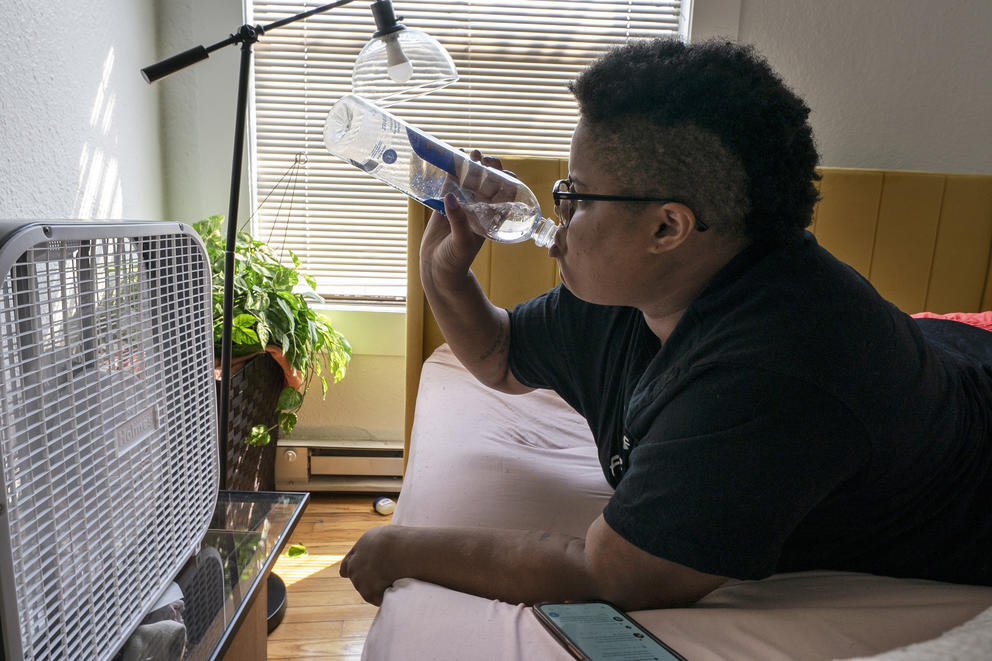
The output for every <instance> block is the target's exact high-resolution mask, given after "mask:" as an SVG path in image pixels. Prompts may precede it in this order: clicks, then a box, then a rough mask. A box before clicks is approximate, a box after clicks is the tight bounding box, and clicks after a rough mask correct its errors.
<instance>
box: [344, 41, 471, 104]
mask: <svg viewBox="0 0 992 661" xmlns="http://www.w3.org/2000/svg"><path fill="white" fill-rule="evenodd" d="M456 80H458V72H457V71H456V70H455V63H454V62H453V61H452V60H451V56H450V55H448V51H446V50H445V49H444V47H443V46H441V44H440V43H438V41H437V40H436V39H434V38H433V37H431V36H430V35H428V34H427V33H425V32H421V31H420V30H416V29H413V28H407V27H402V28H401V29H399V30H396V31H394V32H390V33H388V34H384V35H381V36H376V37H374V38H373V39H372V40H371V41H369V42H368V43H367V44H366V45H365V48H363V49H362V51H361V52H360V53H359V54H358V59H356V60H355V68H354V70H353V72H352V91H353V92H354V93H355V94H357V95H359V96H362V97H365V98H366V99H368V100H370V101H373V102H374V103H376V104H377V105H379V106H390V105H393V104H395V103H399V102H400V101H405V100H408V99H414V98H417V97H420V96H423V95H425V94H429V93H431V92H433V91H435V90H438V89H441V88H442V87H446V86H447V85H450V84H451V83H453V82H455V81H456Z"/></svg>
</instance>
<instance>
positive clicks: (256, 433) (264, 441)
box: [245, 425, 272, 446]
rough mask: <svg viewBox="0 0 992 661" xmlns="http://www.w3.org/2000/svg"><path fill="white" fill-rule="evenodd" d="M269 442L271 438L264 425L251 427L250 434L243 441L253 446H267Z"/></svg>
mask: <svg viewBox="0 0 992 661" xmlns="http://www.w3.org/2000/svg"><path fill="white" fill-rule="evenodd" d="M270 441H272V437H271V436H270V435H269V430H268V429H266V427H265V425H255V426H254V427H252V428H251V433H250V434H248V438H246V439H245V443H247V444H248V445H255V446H259V445H268V444H269V442H270Z"/></svg>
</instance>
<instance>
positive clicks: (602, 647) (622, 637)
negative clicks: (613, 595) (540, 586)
mask: <svg viewBox="0 0 992 661" xmlns="http://www.w3.org/2000/svg"><path fill="white" fill-rule="evenodd" d="M535 609H536V610H538V611H539V614H538V617H539V619H542V620H543V621H544V622H545V623H546V624H549V625H551V626H553V627H555V628H556V629H558V630H559V631H560V632H561V633H562V634H564V635H565V636H566V637H567V638H568V639H569V640H570V641H572V643H573V644H574V645H575V646H576V647H578V648H579V649H580V650H581V651H582V653H583V654H585V656H586V657H588V658H589V659H592V660H593V661H601V660H603V661H606V660H610V661H685V659H683V657H681V656H679V655H678V654H676V653H674V652H673V651H672V650H671V649H669V648H667V647H666V646H664V645H663V644H661V643H660V642H659V641H657V640H655V639H654V638H653V637H652V636H651V634H649V633H648V632H646V631H644V630H643V629H642V628H641V627H640V626H638V625H637V623H636V622H633V621H632V620H631V619H630V618H628V617H626V616H625V615H624V614H623V613H622V612H620V611H618V610H617V609H616V608H615V607H613V606H612V605H610V604H608V603H605V602H585V603H575V604H540V605H538V606H535ZM542 616H543V617H542Z"/></svg>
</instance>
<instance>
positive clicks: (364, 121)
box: [324, 94, 558, 246]
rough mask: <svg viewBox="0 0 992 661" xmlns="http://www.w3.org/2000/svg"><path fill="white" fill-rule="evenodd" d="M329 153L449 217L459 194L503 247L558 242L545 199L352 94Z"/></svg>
mask: <svg viewBox="0 0 992 661" xmlns="http://www.w3.org/2000/svg"><path fill="white" fill-rule="evenodd" d="M324 144H325V145H326V146H327V150H328V151H329V152H331V153H332V154H334V155H335V156H337V157H338V158H340V159H343V160H345V161H347V162H349V163H351V164H352V165H354V166H355V167H357V168H360V169H362V170H364V171H365V172H368V173H369V174H371V175H372V176H374V177H376V178H377V179H379V180H380V181H384V182H385V183H387V184H389V185H390V186H392V187H393V188H396V189H397V190H400V191H402V192H404V193H406V194H407V195H409V196H410V197H412V198H414V199H415V200H417V201H419V202H421V203H422V204H425V205H426V206H428V207H430V208H432V209H434V210H436V211H439V212H441V213H444V203H443V202H442V200H443V199H444V196H445V195H446V194H448V193H453V194H454V195H455V198H456V199H457V200H458V202H459V204H460V205H462V206H463V207H464V208H465V209H466V211H467V212H468V214H467V215H468V218H469V221H470V222H471V223H472V226H473V230H474V231H475V232H476V233H477V234H480V235H482V236H486V237H489V238H490V239H492V240H494V241H499V242H501V243H517V242H519V241H525V240H527V239H533V240H534V242H535V243H537V245H539V246H549V245H551V243H552V241H554V238H555V233H556V232H557V231H558V226H557V225H556V224H555V223H554V221H552V220H550V219H548V218H544V217H542V216H541V207H540V205H539V204H538V203H537V198H536V197H534V193H532V192H531V190H530V189H529V188H527V186H525V185H524V184H523V183H521V182H520V181H518V180H517V179H514V178H513V177H511V176H510V175H508V174H506V173H505V172H501V171H500V170H497V169H495V168H490V167H486V166H485V165H482V164H481V163H476V162H475V161H473V160H471V159H470V158H469V157H468V156H467V155H466V154H464V153H462V152H461V151H459V150H458V149H455V148H454V147H452V146H450V145H448V144H446V143H444V142H442V141H440V140H438V139H437V138H434V137H431V136H429V135H427V134H426V133H424V132H423V131H420V130H418V129H416V128H414V127H413V126H410V125H409V124H407V123H406V122H404V121H403V120H402V119H399V118H398V117H395V116H394V115H391V114H390V113H388V112H386V111H385V110H382V109H381V108H378V107H377V106H375V105H373V104H372V103H370V102H369V101H367V100H365V99H363V98H362V97H359V96H355V95H354V94H349V95H347V96H345V97H343V98H341V100H339V101H338V102H337V103H335V104H334V107H332V108H331V111H330V112H329V113H328V115H327V123H326V125H325V126H324Z"/></svg>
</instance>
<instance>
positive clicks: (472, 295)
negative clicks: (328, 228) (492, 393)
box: [420, 151, 532, 393]
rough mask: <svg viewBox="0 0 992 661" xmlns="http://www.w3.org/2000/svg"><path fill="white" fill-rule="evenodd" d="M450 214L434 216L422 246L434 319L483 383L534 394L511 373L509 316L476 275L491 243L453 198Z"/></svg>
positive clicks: (448, 202)
mask: <svg viewBox="0 0 992 661" xmlns="http://www.w3.org/2000/svg"><path fill="white" fill-rule="evenodd" d="M472 159H473V160H480V159H481V161H482V163H483V164H484V165H489V166H491V167H496V168H501V164H500V162H499V159H495V158H488V157H486V158H483V157H482V156H481V154H479V153H478V152H477V151H475V152H473V153H472ZM480 169H481V168H480ZM444 210H445V214H446V215H447V217H445V216H443V215H441V214H439V213H434V214H432V215H431V218H430V221H428V223H427V229H426V230H425V231H424V238H423V241H422V242H421V244H420V277H421V280H422V281H423V285H424V293H425V294H426V296H427V302H428V303H429V304H430V306H431V310H432V311H433V313H434V318H435V319H436V320H437V323H438V326H439V327H440V328H441V332H442V333H444V337H445V340H446V341H447V342H448V345H449V346H450V347H451V350H452V351H453V352H454V354H455V356H457V357H458V359H459V360H460V361H461V362H462V364H463V365H464V366H465V368H466V369H467V370H468V371H469V372H471V373H472V375H473V376H475V378H477V379H478V380H479V381H481V382H482V383H484V384H485V385H487V386H489V387H490V388H494V389H496V390H501V391H503V392H509V393H522V392H527V391H529V390H532V389H531V388H528V387H526V386H524V385H523V384H521V383H520V382H519V381H517V379H516V378H515V377H514V376H513V374H512V373H511V371H510V369H509V353H510V352H509V349H510V320H509V314H508V313H507V312H506V310H504V309H502V308H499V307H496V306H495V305H493V304H492V303H491V302H490V301H489V299H488V298H487V297H486V295H485V293H484V292H483V291H482V288H481V287H480V286H479V282H478V281H477V280H476V279H475V276H474V275H473V274H472V272H471V270H470V267H471V265H472V260H474V259H475V256H476V255H477V254H478V253H479V250H480V249H481V248H482V244H483V242H484V241H485V239H484V238H483V237H481V236H479V235H478V234H476V233H474V232H473V231H472V229H471V227H470V225H469V217H468V212H467V211H466V209H465V208H464V207H462V206H461V205H459V204H458V203H457V201H456V200H455V198H454V196H453V195H450V194H449V195H447V196H446V197H445V200H444Z"/></svg>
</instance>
